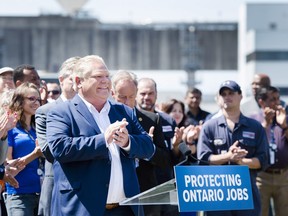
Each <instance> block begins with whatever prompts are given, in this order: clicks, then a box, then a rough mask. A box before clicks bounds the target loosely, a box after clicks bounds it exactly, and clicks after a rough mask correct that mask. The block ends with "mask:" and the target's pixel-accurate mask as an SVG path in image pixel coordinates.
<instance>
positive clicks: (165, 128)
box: [162, 125, 173, 132]
mask: <svg viewBox="0 0 288 216" xmlns="http://www.w3.org/2000/svg"><path fill="white" fill-rule="evenodd" d="M162 131H163V132H170V131H173V130H172V126H171V125H166V126H162Z"/></svg>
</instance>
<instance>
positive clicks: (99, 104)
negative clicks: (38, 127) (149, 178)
mask: <svg viewBox="0 0 288 216" xmlns="http://www.w3.org/2000/svg"><path fill="white" fill-rule="evenodd" d="M74 83H75V86H76V88H77V91H78V95H76V96H75V97H74V98H73V99H72V100H71V101H68V102H65V103H62V104H61V105H60V104H59V105H56V106H55V107H53V109H52V110H51V111H50V112H49V113H48V116H47V141H48V145H49V148H50V150H51V152H52V155H53V157H54V158H55V162H54V164H53V169H54V179H55V180H54V182H55V184H54V189H53V194H52V206H53V208H52V209H51V210H52V212H51V215H53V216H54V215H55V216H57V215H83V216H90V215H92V216H103V215H105V216H114V215H123V216H130V215H131V216H135V215H138V213H139V212H140V213H142V211H141V210H139V207H138V206H131V207H130V206H119V202H121V201H122V200H124V199H125V198H128V197H132V196H134V195H136V194H138V193H139V192H140V190H139V184H138V180H137V176H136V172H135V158H141V159H146V160H149V159H150V158H151V157H152V156H153V154H154V151H155V147H154V144H153V142H152V139H151V138H150V137H149V135H148V134H147V133H146V132H145V131H144V130H143V128H142V127H141V126H140V124H139V122H138V121H137V118H136V116H135V115H134V113H133V110H132V109H131V108H129V107H127V106H125V105H123V104H116V103H113V102H110V101H108V97H109V95H110V90H111V80H110V74H109V71H108V69H107V67H106V65H105V63H104V61H103V59H102V58H101V57H99V56H93V55H92V56H86V57H84V58H82V59H80V60H79V62H78V63H77V65H76V68H75V74H74Z"/></svg>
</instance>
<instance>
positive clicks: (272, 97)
mask: <svg viewBox="0 0 288 216" xmlns="http://www.w3.org/2000/svg"><path fill="white" fill-rule="evenodd" d="M279 104H280V95H279V93H278V92H272V91H268V92H267V99H266V100H265V101H264V106H265V107H269V108H271V109H274V110H277V105H279Z"/></svg>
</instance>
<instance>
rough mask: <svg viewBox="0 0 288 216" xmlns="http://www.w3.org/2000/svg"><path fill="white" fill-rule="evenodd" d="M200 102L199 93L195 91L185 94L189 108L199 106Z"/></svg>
mask: <svg viewBox="0 0 288 216" xmlns="http://www.w3.org/2000/svg"><path fill="white" fill-rule="evenodd" d="M200 103H201V95H200V94H197V93H189V94H188V95H187V96H186V104H187V105H188V106H189V108H191V109H193V108H199V106H200Z"/></svg>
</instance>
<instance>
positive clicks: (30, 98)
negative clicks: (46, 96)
mask: <svg viewBox="0 0 288 216" xmlns="http://www.w3.org/2000/svg"><path fill="white" fill-rule="evenodd" d="M26 99H28V100H29V101H30V102H32V103H35V102H36V101H38V102H39V103H40V104H41V98H37V97H26Z"/></svg>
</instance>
